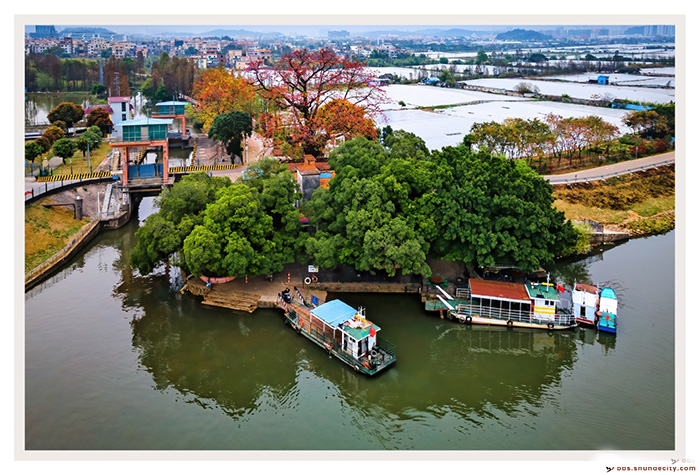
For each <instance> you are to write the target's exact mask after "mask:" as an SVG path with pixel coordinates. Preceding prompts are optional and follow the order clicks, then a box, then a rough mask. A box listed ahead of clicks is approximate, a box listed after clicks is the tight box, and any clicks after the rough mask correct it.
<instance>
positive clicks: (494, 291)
mask: <svg viewBox="0 0 700 475" xmlns="http://www.w3.org/2000/svg"><path fill="white" fill-rule="evenodd" d="M469 286H470V288H471V293H472V297H482V298H492V299H498V300H510V301H512V302H522V303H530V296H529V295H528V293H527V291H526V290H525V285H523V284H516V283H513V282H499V281H496V280H481V279H469Z"/></svg>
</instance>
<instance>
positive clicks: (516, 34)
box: [496, 28, 552, 41]
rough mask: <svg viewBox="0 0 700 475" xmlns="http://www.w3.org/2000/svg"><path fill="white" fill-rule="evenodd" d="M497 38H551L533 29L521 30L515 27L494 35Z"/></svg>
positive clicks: (516, 39) (531, 39)
mask: <svg viewBox="0 0 700 475" xmlns="http://www.w3.org/2000/svg"><path fill="white" fill-rule="evenodd" d="M496 39H497V40H504V41H508V40H513V41H544V40H551V39H552V37H551V36H549V35H545V34H543V33H540V32H538V31H534V30H523V29H520V28H516V29H515V30H510V31H506V32H505V33H499V34H497V35H496Z"/></svg>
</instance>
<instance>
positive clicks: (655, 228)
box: [554, 165, 676, 236]
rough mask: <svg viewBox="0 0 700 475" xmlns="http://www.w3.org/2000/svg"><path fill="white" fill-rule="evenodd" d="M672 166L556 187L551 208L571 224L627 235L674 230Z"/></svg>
mask: <svg viewBox="0 0 700 475" xmlns="http://www.w3.org/2000/svg"><path fill="white" fill-rule="evenodd" d="M675 189H676V174H675V166H674V165H666V166H663V167H659V168H657V169H650V170H646V171H644V172H637V173H634V174H632V175H625V176H620V177H615V178H610V179H608V180H606V181H598V182H591V183H579V184H572V185H556V186H555V187H554V197H555V199H556V201H555V202H554V206H555V207H556V208H557V209H559V210H561V211H563V212H564V213H565V215H566V217H567V218H568V219H570V220H572V221H595V222H598V223H600V224H604V225H607V226H617V227H619V228H621V229H624V230H626V231H628V232H629V233H630V235H633V236H634V235H644V234H659V233H664V232H667V231H670V230H671V229H673V228H674V227H675V204H676V192H675Z"/></svg>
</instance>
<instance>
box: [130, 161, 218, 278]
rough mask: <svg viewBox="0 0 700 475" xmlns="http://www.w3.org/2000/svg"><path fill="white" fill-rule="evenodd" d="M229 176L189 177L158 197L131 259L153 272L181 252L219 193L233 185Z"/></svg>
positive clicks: (202, 174)
mask: <svg viewBox="0 0 700 475" xmlns="http://www.w3.org/2000/svg"><path fill="white" fill-rule="evenodd" d="M230 184H231V180H229V179H228V178H226V177H209V176H207V174H206V173H204V172H201V173H194V174H192V175H187V176H185V177H184V178H183V179H182V180H181V181H179V182H177V183H175V185H173V187H172V188H170V189H167V190H165V191H163V192H162V193H161V194H160V195H159V196H158V197H157V198H156V200H155V206H156V207H157V208H158V212H156V213H153V214H152V215H150V216H149V217H148V218H146V221H145V222H144V223H143V224H142V225H141V227H140V228H139V229H138V230H137V231H136V245H135V246H134V248H133V249H132V251H131V256H130V262H131V265H132V266H133V267H136V268H137V269H138V271H139V272H140V273H141V274H142V275H146V274H148V273H149V272H152V271H153V269H155V268H156V267H157V266H159V265H160V264H162V263H164V262H165V261H167V259H168V258H169V257H170V256H171V255H179V254H181V252H182V246H183V242H184V240H185V238H186V237H187V236H189V234H190V233H191V232H192V230H193V229H194V227H195V226H196V225H198V224H201V223H202V217H201V216H200V214H201V213H202V212H203V211H204V209H206V206H207V205H208V204H209V203H212V202H213V201H214V199H215V197H216V192H217V191H218V190H219V189H221V188H224V187H226V186H229V185H230Z"/></svg>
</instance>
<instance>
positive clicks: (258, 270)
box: [183, 183, 281, 277]
mask: <svg viewBox="0 0 700 475" xmlns="http://www.w3.org/2000/svg"><path fill="white" fill-rule="evenodd" d="M202 215H203V219H202V224H201V225H197V226H195V228H194V229H193V230H192V232H191V233H190V235H189V236H187V238H185V241H184V245H183V257H184V260H185V263H186V265H187V268H188V269H190V271H191V272H192V273H193V274H195V275H201V274H206V275H211V276H239V277H242V276H244V275H247V274H255V275H257V274H268V273H271V272H274V271H276V270H281V266H276V265H275V264H276V263H275V262H274V254H275V243H274V242H273V240H272V237H273V234H274V228H273V222H272V217H271V216H269V215H267V214H266V213H265V211H264V209H263V206H262V204H261V202H260V195H259V193H258V191H257V190H256V189H255V188H252V187H249V186H247V185H244V184H240V183H238V184H233V185H231V186H229V187H226V188H223V189H221V190H220V191H219V192H218V193H217V195H216V201H215V202H213V203H211V204H209V205H208V206H207V207H206V209H205V210H204V212H203V213H202Z"/></svg>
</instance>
